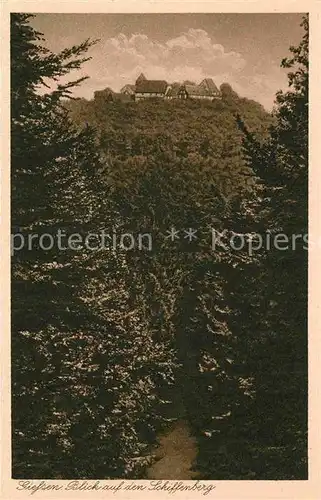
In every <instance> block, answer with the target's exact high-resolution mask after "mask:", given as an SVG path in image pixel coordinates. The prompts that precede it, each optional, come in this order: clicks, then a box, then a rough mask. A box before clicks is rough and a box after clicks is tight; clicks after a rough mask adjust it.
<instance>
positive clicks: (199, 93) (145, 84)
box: [114, 73, 222, 101]
mask: <svg viewBox="0 0 321 500" xmlns="http://www.w3.org/2000/svg"><path fill="white" fill-rule="evenodd" d="M120 94H122V95H127V96H130V97H131V98H132V99H134V100H135V101H140V100H143V99H150V98H158V99H195V100H209V101H213V100H214V99H221V97H222V95H221V92H220V90H219V89H218V88H217V86H216V85H215V83H214V82H213V80H212V78H204V80H202V82H201V83H200V84H198V85H196V84H192V82H188V81H186V82H185V83H183V84H179V83H173V84H172V85H171V84H168V83H167V82H166V81H165V80H148V79H147V78H146V76H145V75H144V74H143V73H141V74H140V75H139V77H138V78H137V80H136V82H135V85H131V84H127V85H125V86H124V87H123V88H122V89H121V91H120ZM114 100H115V99H114Z"/></svg>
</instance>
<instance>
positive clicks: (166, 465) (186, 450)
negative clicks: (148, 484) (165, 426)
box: [147, 420, 197, 479]
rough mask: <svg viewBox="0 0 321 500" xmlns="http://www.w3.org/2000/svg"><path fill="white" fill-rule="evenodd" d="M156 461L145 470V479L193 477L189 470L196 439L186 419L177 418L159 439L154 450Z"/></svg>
mask: <svg viewBox="0 0 321 500" xmlns="http://www.w3.org/2000/svg"><path fill="white" fill-rule="evenodd" d="M154 454H155V455H156V457H157V461H156V462H155V463H154V464H153V465H152V466H151V467H150V468H149V469H148V470H147V479H195V478H196V477H197V472H193V471H191V470H190V469H191V467H192V464H193V462H194V460H195V458H196V455H197V445H196V439H195V438H194V437H193V436H192V435H191V433H190V430H189V426H188V424H187V422H186V421H184V420H178V421H177V422H175V423H174V424H173V427H172V428H171V429H170V430H169V431H168V432H167V433H166V434H165V435H163V436H161V437H160V439H159V446H158V447H157V448H156V450H155V451H154Z"/></svg>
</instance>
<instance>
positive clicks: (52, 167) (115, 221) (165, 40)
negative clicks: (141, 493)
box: [10, 11, 317, 495]
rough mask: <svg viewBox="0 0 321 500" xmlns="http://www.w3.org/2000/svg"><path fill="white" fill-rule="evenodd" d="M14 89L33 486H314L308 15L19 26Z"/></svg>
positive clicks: (14, 306) (17, 373)
mask: <svg viewBox="0 0 321 500" xmlns="http://www.w3.org/2000/svg"><path fill="white" fill-rule="evenodd" d="M10 94H11V96H10V123H11V125H10V126H11V131H10V144H11V145H10V155H11V160H10V164H11V173H10V184H11V186H10V190H11V202H10V203H11V215H10V220H11V398H12V399H11V405H12V406H11V439H12V446H11V454H12V460H11V462H12V463H11V474H12V478H13V479H16V480H19V485H20V487H19V489H22V490H28V489H30V488H29V486H30V485H31V484H33V483H32V481H33V480H42V479H44V480H54V481H58V480H69V485H70V490H73V484H74V485H76V486H77V485H78V486H77V487H79V485H80V484H83V485H84V489H86V487H85V485H86V484H88V485H89V481H91V480H115V479H117V480H149V481H151V483H150V484H151V486H152V491H155V492H157V491H158V490H161V489H163V490H166V489H167V490H166V491H167V493H173V492H176V491H178V492H179V491H184V488H185V486H184V484H185V482H184V481H189V480H192V481H193V483H189V484H193V485H194V486H191V491H194V490H195V492H196V493H197V491H199V493H201V495H206V494H210V493H211V488H214V486H213V487H212V486H211V484H210V483H208V481H219V480H224V481H230V480H247V481H249V480H251V481H253V480H254V481H255V480H266V481H278V480H287V481H291V480H296V481H297V480H308V478H309V474H308V444H307V435H308V351H307V349H308V253H309V252H308V247H309V248H310V245H316V244H317V242H316V241H311V239H309V238H308V179H309V176H308V170H309V168H308V165H309V161H308V159H309V130H308V128H309V127H308V121H309V120H308V118H309V14H307V13H305V12H297V13H293V12H292V13H209V12H205V13H77V12H75V13H54V12H50V13H49V12H48V13H45V12H44V13H39V12H35V13H34V12H32V11H31V12H12V13H11V15H10ZM73 481H76V482H75V483H72V482H73ZM87 481H88V483H87ZM164 481H165V482H164ZM169 481H176V482H175V483H170V482H169ZM57 484H58V483H57ZM97 484H98V483H97ZM132 484H134V483H132ZM173 484H174V486H171V485H173ZM175 485H176V486H175ZM76 486H75V489H76ZM97 488H98V486H97ZM170 488H173V489H170ZM193 488H194V490H193ZM111 489H112V488H111Z"/></svg>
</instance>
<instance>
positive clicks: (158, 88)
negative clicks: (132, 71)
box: [136, 80, 167, 94]
mask: <svg viewBox="0 0 321 500" xmlns="http://www.w3.org/2000/svg"><path fill="white" fill-rule="evenodd" d="M166 89H167V82H166V81H165V80H142V81H140V82H139V83H138V84H136V92H141V93H144V94H154V93H157V94H165V92H166Z"/></svg>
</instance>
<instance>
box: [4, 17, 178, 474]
mask: <svg viewBox="0 0 321 500" xmlns="http://www.w3.org/2000/svg"><path fill="white" fill-rule="evenodd" d="M30 17H31V16H29V15H25V14H13V15H12V18H11V29H12V50H11V63H12V65H11V66H12V101H11V105H12V106H11V107H12V155H11V171H12V182H11V184H12V228H13V233H14V234H18V238H16V237H15V242H17V240H18V241H19V242H21V241H22V240H21V238H22V237H24V239H25V242H28V237H29V235H30V234H31V233H32V234H34V235H38V238H36V241H33V244H32V246H31V247H29V248H28V245H24V247H23V248H21V249H20V250H19V251H17V250H16V251H15V252H14V255H13V258H12V394H13V404H12V408H13V476H14V477H16V478H23V477H29V478H44V477H46V478H49V477H52V478H68V477H87V478H95V477H106V478H108V477H131V476H134V477H137V475H138V474H140V473H141V472H140V471H141V469H142V468H143V466H144V465H145V464H146V463H148V456H145V452H146V449H147V448H148V447H147V444H148V443H149V442H150V441H151V440H152V439H153V438H154V433H155V428H156V427H157V426H159V425H160V423H161V418H159V416H158V413H157V411H156V408H157V407H158V405H159V397H158V395H157V387H156V386H157V384H158V381H159V378H160V377H163V378H164V379H170V378H171V376H172V369H173V362H172V357H173V356H172V352H171V346H169V343H165V342H163V343H160V342H158V341H157V339H156V338H155V336H153V334H154V331H155V329H153V328H152V324H151V323H152V321H151V320H150V316H149V315H148V314H149V312H148V308H147V305H146V300H144V299H145V298H146V292H145V285H144V283H143V282H142V280H141V278H140V276H136V275H135V270H132V271H130V270H129V268H128V265H127V263H126V258H125V255H124V252H121V251H119V252H116V251H114V250H112V249H110V248H107V249H105V250H103V251H100V250H99V249H97V250H96V251H93V250H90V249H88V248H86V247H85V248H83V247H82V246H81V245H80V247H77V246H76V247H73V248H72V247H71V246H70V245H67V238H68V237H69V236H70V235H74V234H75V233H76V234H78V235H80V236H83V237H85V236H86V235H87V234H88V233H89V232H94V233H99V231H100V230H101V229H106V227H108V228H112V227H113V226H114V227H115V229H116V230H117V228H118V227H119V226H121V218H120V216H119V213H117V211H116V209H115V204H113V203H110V201H109V197H108V191H107V190H106V184H105V183H103V182H102V178H103V175H104V174H103V172H104V164H103V161H102V159H101V155H100V153H99V151H98V150H97V147H96V137H95V136H94V134H93V131H92V129H90V127H84V128H82V129H81V130H78V131H77V130H75V128H74V127H73V126H72V124H71V122H70V120H69V118H68V116H67V111H66V109H65V102H64V101H63V99H65V98H66V97H69V96H71V92H72V88H73V87H74V86H75V85H78V84H80V83H81V81H82V79H79V80H76V81H75V82H71V83H67V84H65V85H61V84H59V83H58V85H57V88H56V89H55V90H53V91H50V90H49V91H48V92H47V93H44V94H43V93H40V92H39V91H38V87H39V85H43V84H46V85H47V84H48V83H47V80H46V79H49V80H50V79H53V80H54V81H56V80H58V79H59V77H60V76H64V75H66V74H68V72H69V71H70V70H71V69H74V68H78V67H79V66H80V65H81V63H82V62H84V61H85V60H86V58H85V57H84V56H83V54H84V53H86V51H87V49H88V48H89V47H90V46H91V43H92V42H89V41H87V42H84V43H83V44H81V45H80V46H77V47H72V48H71V49H65V50H63V51H62V52H61V53H60V54H58V55H55V54H52V53H51V52H49V51H48V50H47V49H44V48H42V47H41V46H40V45H39V41H40V40H41V35H40V34H39V33H37V32H35V31H34V30H33V28H32V27H31V25H30V24H29V21H30ZM59 230H61V231H62V232H63V233H64V235H65V236H64V239H63V240H62V247H64V248H60V247H59V246H58V244H57V234H58V231H59ZM43 235H45V238H44V239H43V245H40V243H39V241H40V238H41V236H43ZM48 241H49V245H48ZM51 241H53V242H54V244H53V245H51ZM45 242H46V243H45ZM45 245H46V247H47V250H44V248H43V247H44V246H45ZM16 246H17V245H16ZM142 421H144V422H145V425H144V426H142Z"/></svg>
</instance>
